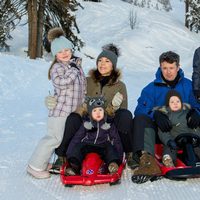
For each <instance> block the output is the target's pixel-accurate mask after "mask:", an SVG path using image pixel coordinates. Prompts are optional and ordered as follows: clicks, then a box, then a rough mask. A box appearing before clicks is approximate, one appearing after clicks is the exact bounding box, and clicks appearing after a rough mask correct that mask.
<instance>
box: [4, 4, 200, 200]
mask: <svg viewBox="0 0 200 200" xmlns="http://www.w3.org/2000/svg"><path fill="white" fill-rule="evenodd" d="M80 2H81V4H82V5H83V6H84V9H83V10H82V9H80V10H79V11H78V12H77V22H78V25H79V28H80V31H81V33H80V37H81V38H82V39H83V41H84V42H85V44H86V46H85V47H84V48H83V49H82V51H81V52H79V53H78V54H79V55H80V56H81V57H82V58H83V68H84V70H85V72H86V73H87V72H88V70H89V69H90V68H92V67H95V62H96V61H95V60H90V59H89V58H88V57H86V56H85V55H84V54H89V55H91V56H93V57H96V56H97V55H98V54H99V53H100V51H101V49H100V48H101V46H102V45H104V44H106V43H110V42H113V43H116V44H117V45H118V46H119V47H120V48H121V51H122V55H121V57H120V58H119V62H118V66H119V67H120V68H121V70H122V72H123V80H124V82H125V83H126V84H127V88H128V94H129V99H128V100H129V109H130V110H131V111H132V112H133V111H134V108H135V105H136V102H137V97H138V95H139V94H140V91H141V89H142V88H143V87H144V85H146V84H147V83H148V82H149V81H151V80H152V79H153V78H154V74H155V71H156V69H157V67H158V57H159V55H160V54H161V53H162V52H164V51H168V50H173V51H176V52H177V53H179V54H180V56H181V65H182V68H183V69H184V71H185V74H186V76H187V77H189V78H190V77H191V73H192V56H193V53H194V50H195V49H196V48H197V47H198V46H200V42H199V41H200V35H197V34H194V33H191V32H189V31H188V30H187V29H186V28H185V27H184V15H183V13H184V3H183V2H181V1H173V2H172V7H173V10H172V11H171V12H163V11H158V10H155V9H147V8H137V7H132V6H131V5H130V4H128V3H124V2H122V1H120V0H115V1H111V0H103V2H102V3H91V2H84V1H80ZM113 2H114V3H113ZM131 9H133V11H134V12H136V13H137V23H136V27H135V29H133V30H132V29H131V28H130V25H129V12H130V10H131ZM22 36H23V37H22ZM13 37H14V40H13V41H10V44H11V45H12V48H11V52H10V53H9V54H3V53H1V54H0V66H1V70H0V93H1V98H0V119H1V120H0V150H1V151H0V152H1V153H0V177H1V178H0V200H4V199H6V200H12V199H22V200H33V199H34V200H35V199H39V200H41V199H48V200H55V199H58V200H64V199H81V200H83V199H87V200H90V199H92V200H93V199H120V200H121V199H124V200H125V199H126V200H128V199H149V200H156V199H170V200H173V199H181V200H186V199H192V200H197V199H199V197H198V194H199V193H200V188H199V183H200V180H199V179H193V180H187V181H185V182H175V181H170V180H166V179H162V180H159V181H156V182H152V183H151V182H147V183H145V184H142V185H137V184H133V183H132V182H131V170H129V169H126V170H125V172H124V174H123V177H122V182H121V184H120V185H116V186H112V187H110V186H109V185H97V186H91V187H83V186H75V187H73V188H65V187H64V186H63V185H62V184H61V182H60V179H59V176H52V177H51V178H50V179H47V180H36V179H34V178H32V177H31V176H29V175H27V174H26V164H27V161H28V159H29V157H30V155H31V153H32V152H33V150H34V148H35V146H36V144H37V143H38V141H39V139H40V138H41V137H42V136H43V135H44V134H45V131H46V119H47V113H48V111H47V109H46V108H45V106H44V97H45V96H46V95H48V91H49V90H50V91H52V86H51V83H50V82H49V81H48V80H47V71H48V68H49V66H50V64H51V62H50V61H49V58H48V59H47V58H44V59H38V60H30V59H28V58H25V54H24V50H26V46H27V44H26V41H27V38H26V37H27V30H26V29H25V27H18V29H17V30H15V32H13ZM25 38H26V39H25ZM16 55H17V56H16Z"/></svg>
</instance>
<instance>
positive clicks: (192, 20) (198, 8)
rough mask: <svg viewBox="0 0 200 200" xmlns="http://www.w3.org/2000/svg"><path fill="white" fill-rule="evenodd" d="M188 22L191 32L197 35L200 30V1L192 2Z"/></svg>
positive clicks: (187, 15) (190, 2)
mask: <svg viewBox="0 0 200 200" xmlns="http://www.w3.org/2000/svg"><path fill="white" fill-rule="evenodd" d="M186 20H187V23H188V27H189V29H190V30H191V31H194V32H196V33H198V32H199V30H200V0H190V1H189V9H188V12H187V13H186Z"/></svg>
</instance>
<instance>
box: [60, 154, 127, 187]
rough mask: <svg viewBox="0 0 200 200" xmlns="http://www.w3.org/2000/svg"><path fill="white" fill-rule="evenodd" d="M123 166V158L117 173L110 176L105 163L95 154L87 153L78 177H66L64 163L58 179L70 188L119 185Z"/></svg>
mask: <svg viewBox="0 0 200 200" xmlns="http://www.w3.org/2000/svg"><path fill="white" fill-rule="evenodd" d="M125 165H126V159H125V156H124V158H123V162H122V164H121V165H120V166H119V169H118V171H117V172H116V173H114V174H110V173H109V172H108V170H107V169H105V163H104V161H103V160H102V159H101V158H100V156H99V155H98V154H97V153H89V154H87V155H86V157H85V159H84V160H83V163H82V170H81V173H80V175H74V176H66V175H65V169H66V168H67V167H68V164H67V163H66V164H64V165H63V166H62V167H61V171H60V178H61V182H62V183H63V184H64V185H65V186H66V187H71V186H73V185H86V186H91V185H95V184H103V183H109V184H110V185H115V184H119V183H120V179H121V175H122V172H123V169H124V167H125Z"/></svg>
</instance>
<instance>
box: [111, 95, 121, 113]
mask: <svg viewBox="0 0 200 200" xmlns="http://www.w3.org/2000/svg"><path fill="white" fill-rule="evenodd" d="M122 101H123V95H122V94H121V93H120V92H117V93H116V94H115V96H114V97H113V99H112V106H113V107H114V109H115V110H117V109H119V107H120V105H121V104H122Z"/></svg>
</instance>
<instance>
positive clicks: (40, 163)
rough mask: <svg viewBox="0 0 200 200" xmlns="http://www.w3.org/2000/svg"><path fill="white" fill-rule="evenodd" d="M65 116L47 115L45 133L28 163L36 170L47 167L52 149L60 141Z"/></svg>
mask: <svg viewBox="0 0 200 200" xmlns="http://www.w3.org/2000/svg"><path fill="white" fill-rule="evenodd" d="M66 118H67V117H49V118H48V122H47V135H45V136H44V137H43V138H42V139H41V140H40V142H39V143H38V145H37V147H36V149H35V151H34V152H33V154H32V156H31V158H30V160H29V165H30V166H31V167H32V168H33V169H34V170H37V171H43V170H46V169H47V166H48V163H49V160H50V158H51V156H52V154H53V152H54V150H55V149H56V148H57V147H58V146H59V145H60V143H61V142H62V138H63V134H64V129H65V122H66Z"/></svg>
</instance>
